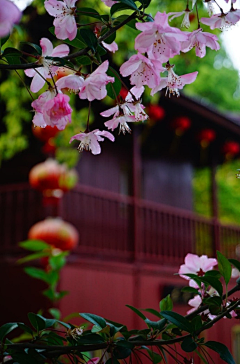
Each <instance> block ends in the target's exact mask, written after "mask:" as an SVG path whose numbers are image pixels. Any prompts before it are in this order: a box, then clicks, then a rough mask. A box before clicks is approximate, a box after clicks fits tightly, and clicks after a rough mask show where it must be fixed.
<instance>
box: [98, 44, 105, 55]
mask: <svg viewBox="0 0 240 364" xmlns="http://www.w3.org/2000/svg"><path fill="white" fill-rule="evenodd" d="M96 53H97V54H98V55H99V56H100V57H101V56H104V55H105V54H107V51H106V49H105V48H103V47H102V46H101V45H100V44H98V46H97V49H96Z"/></svg>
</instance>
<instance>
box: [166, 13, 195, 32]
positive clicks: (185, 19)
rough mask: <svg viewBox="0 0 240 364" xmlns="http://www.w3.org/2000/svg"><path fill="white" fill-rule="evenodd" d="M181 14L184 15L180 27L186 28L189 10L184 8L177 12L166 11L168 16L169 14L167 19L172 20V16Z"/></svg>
mask: <svg viewBox="0 0 240 364" xmlns="http://www.w3.org/2000/svg"><path fill="white" fill-rule="evenodd" d="M182 15H184V17H183V21H182V24H181V28H187V29H188V28H189V27H190V19H189V15H190V10H184V11H180V12H177V13H168V16H171V18H169V21H172V20H173V19H174V18H177V17H179V16H182Z"/></svg>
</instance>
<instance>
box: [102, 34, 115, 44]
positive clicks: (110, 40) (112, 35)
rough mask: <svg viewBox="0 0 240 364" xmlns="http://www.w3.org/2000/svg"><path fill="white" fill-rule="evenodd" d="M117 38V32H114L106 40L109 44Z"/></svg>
mask: <svg viewBox="0 0 240 364" xmlns="http://www.w3.org/2000/svg"><path fill="white" fill-rule="evenodd" d="M115 39H116V32H114V33H112V34H111V35H110V36H109V37H107V38H106V39H104V42H105V43H107V44H111V43H112V42H114V41H115Z"/></svg>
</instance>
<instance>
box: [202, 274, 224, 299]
mask: <svg viewBox="0 0 240 364" xmlns="http://www.w3.org/2000/svg"><path fill="white" fill-rule="evenodd" d="M200 279H201V281H202V282H203V283H204V284H205V285H210V286H212V287H213V288H215V289H216V291H217V292H218V293H219V296H222V294H223V287H222V283H221V282H220V281H219V280H218V279H217V278H214V277H210V276H207V277H200Z"/></svg>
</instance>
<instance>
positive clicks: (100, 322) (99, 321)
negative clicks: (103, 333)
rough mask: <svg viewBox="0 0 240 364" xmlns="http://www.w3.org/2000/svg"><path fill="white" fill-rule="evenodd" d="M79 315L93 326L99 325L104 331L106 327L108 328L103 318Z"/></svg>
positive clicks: (90, 314) (85, 314)
mask: <svg viewBox="0 0 240 364" xmlns="http://www.w3.org/2000/svg"><path fill="white" fill-rule="evenodd" d="M79 315H80V316H81V317H82V318H84V319H85V320H87V321H89V322H91V323H92V324H93V325H97V326H99V327H101V328H102V329H104V327H106V326H107V324H106V321H105V320H104V318H103V317H100V316H97V315H94V314H92V313H80V314H79Z"/></svg>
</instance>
